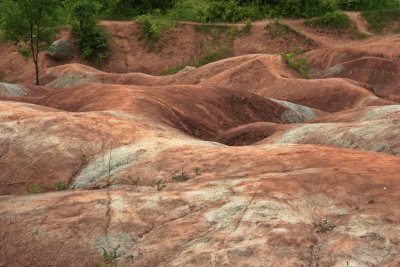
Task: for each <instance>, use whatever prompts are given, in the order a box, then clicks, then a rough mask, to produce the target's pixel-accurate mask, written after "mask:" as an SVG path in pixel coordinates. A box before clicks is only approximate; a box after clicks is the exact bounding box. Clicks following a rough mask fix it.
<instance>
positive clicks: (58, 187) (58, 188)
mask: <svg viewBox="0 0 400 267" xmlns="http://www.w3.org/2000/svg"><path fill="white" fill-rule="evenodd" d="M54 188H55V189H56V191H62V190H65V189H67V186H66V184H65V183H64V182H63V181H58V182H56V183H55V184H54Z"/></svg>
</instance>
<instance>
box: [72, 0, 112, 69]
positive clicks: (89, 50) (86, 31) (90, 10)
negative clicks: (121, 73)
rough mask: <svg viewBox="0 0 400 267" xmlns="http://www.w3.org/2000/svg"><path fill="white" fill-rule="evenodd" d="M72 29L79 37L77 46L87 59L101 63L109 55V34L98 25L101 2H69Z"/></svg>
mask: <svg viewBox="0 0 400 267" xmlns="http://www.w3.org/2000/svg"><path fill="white" fill-rule="evenodd" d="M68 7H69V10H70V13H71V19H70V20H71V24H72V29H73V31H74V33H75V35H76V38H77V46H78V48H79V50H80V51H81V53H82V55H83V56H84V58H85V59H87V60H89V61H91V62H93V63H95V64H100V63H101V62H102V61H104V60H105V59H106V58H107V57H108V36H107V34H106V32H105V31H104V30H103V28H101V27H100V26H98V25H97V18H98V15H99V11H100V9H101V8H102V7H103V5H102V4H101V2H99V1H92V0H83V1H78V0H71V1H70V2H69V3H68Z"/></svg>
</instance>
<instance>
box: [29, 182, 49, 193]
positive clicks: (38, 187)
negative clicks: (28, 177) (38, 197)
mask: <svg viewBox="0 0 400 267" xmlns="http://www.w3.org/2000/svg"><path fill="white" fill-rule="evenodd" d="M44 191H45V190H44V188H43V186H41V185H39V184H34V185H32V186H31V187H30V188H29V189H28V192H29V193H31V194H40V193H44Z"/></svg>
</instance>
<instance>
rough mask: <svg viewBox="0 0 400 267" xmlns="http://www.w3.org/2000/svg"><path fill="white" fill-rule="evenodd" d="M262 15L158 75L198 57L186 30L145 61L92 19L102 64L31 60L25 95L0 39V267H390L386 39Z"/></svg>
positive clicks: (399, 86) (390, 42)
mask: <svg viewBox="0 0 400 267" xmlns="http://www.w3.org/2000/svg"><path fill="white" fill-rule="evenodd" d="M352 15H354V16H352V19H353V22H354V24H355V25H356V26H357V27H358V29H359V31H360V32H363V33H364V34H369V33H368V32H367V28H365V26H364V23H363V21H360V19H359V17H358V16H357V14H352ZM269 23H274V22H273V21H260V22H255V23H254V24H253V27H252V30H251V33H250V34H249V35H247V36H239V37H238V38H236V40H234V44H233V45H234V53H235V57H231V58H227V59H224V60H221V61H217V62H214V63H211V64H208V65H205V66H203V67H200V68H197V69H196V68H189V69H185V71H183V72H180V73H177V74H174V75H169V76H162V75H159V74H161V72H162V71H163V70H164V69H166V68H167V67H174V66H177V65H180V64H183V63H185V62H189V61H191V60H193V59H195V58H198V57H199V56H201V53H202V47H201V46H200V45H199V43H201V42H200V41H201V39H202V38H203V39H204V38H207V37H205V36H203V35H201V34H199V33H198V32H196V30H195V26H196V25H192V24H190V23H184V24H182V25H180V26H179V27H177V28H176V29H174V30H172V31H171V32H170V33H169V34H168V35H166V36H163V37H162V39H161V43H162V44H163V46H162V47H160V48H159V49H160V51H159V52H157V53H155V52H148V51H147V50H146V48H145V47H143V45H141V43H140V41H139V40H138V31H139V30H138V29H137V27H136V26H135V24H134V22H113V21H105V22H103V25H104V27H105V28H106V29H107V30H108V31H109V32H110V34H111V36H112V37H113V46H112V56H111V58H110V60H109V61H108V62H107V63H106V64H104V65H102V66H100V67H97V68H94V67H93V66H88V65H86V63H85V62H84V61H83V60H82V59H81V58H80V57H79V56H75V58H74V59H72V60H70V61H67V62H56V61H52V60H51V59H49V58H47V57H46V56H45V55H44V54H43V55H42V56H41V59H42V61H41V62H42V63H41V64H42V66H41V67H42V68H43V72H42V75H41V83H42V85H41V86H33V85H31V84H32V81H33V78H34V73H33V67H32V65H31V64H30V63H29V62H28V63H27V62H25V61H24V60H23V59H22V58H20V57H19V56H18V55H17V54H16V53H15V52H12V51H13V50H12V49H13V48H12V47H11V46H10V45H9V44H7V43H1V44H0V70H1V72H0V74H1V75H0V79H1V80H2V81H3V83H0V170H1V172H0V195H1V196H0V229H1V230H0V240H1V243H0V266H98V264H99V263H101V262H102V261H103V249H104V250H106V251H107V252H110V251H113V250H114V249H115V250H116V251H117V254H118V257H117V258H118V266H313V267H314V266H338V267H339V266H340V267H342V266H343V267H345V266H353V267H355V266H391V267H394V266H400V256H399V255H400V206H399V203H400V104H399V102H398V101H399V100H400V36H399V35H380V36H374V35H371V36H369V37H368V38H367V39H364V40H354V39H352V38H348V37H347V36H336V35H332V34H325V33H321V32H317V31H313V30H311V29H309V28H306V27H304V25H302V22H301V21H298V20H285V21H284V23H286V24H287V25H288V26H289V27H290V29H292V30H293V32H295V33H293V34H292V35H291V36H289V37H288V38H287V37H285V36H276V37H274V38H271V37H270V36H267V35H265V33H264V32H265V30H264V28H265V26H266V25H267V24H269ZM224 26H226V27H236V26H237V25H224ZM239 26H240V25H239ZM62 35H63V37H64V38H72V37H71V36H69V35H70V34H69V33H68V30H66V31H65V32H63V33H62ZM294 46H296V47H299V48H301V49H303V50H305V51H307V52H306V53H305V56H306V57H307V58H308V60H309V62H310V67H311V69H310V77H309V78H307V79H306V78H304V77H303V76H302V75H300V74H299V73H298V72H296V71H295V70H293V69H292V68H290V67H289V66H288V64H287V62H286V61H285V60H284V59H283V58H282V56H280V55H279V52H282V50H285V49H286V50H287V49H288V48H290V47H294ZM55 184H58V185H65V187H66V190H62V191H57V190H56V188H55ZM34 188H36V189H37V188H40V190H39V191H44V192H43V193H37V194H33V191H35V190H33V189H34ZM58 189H60V188H58ZM36 191H37V190H36Z"/></svg>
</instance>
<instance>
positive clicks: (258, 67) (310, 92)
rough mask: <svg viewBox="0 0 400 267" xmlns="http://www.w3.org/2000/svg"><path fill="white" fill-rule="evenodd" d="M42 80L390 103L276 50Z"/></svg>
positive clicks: (320, 105)
mask: <svg viewBox="0 0 400 267" xmlns="http://www.w3.org/2000/svg"><path fill="white" fill-rule="evenodd" d="M42 81H43V82H44V83H45V84H47V86H49V87H57V88H68V87H73V86H76V85H80V84H88V83H106V84H130V85H131V84H134V85H146V86H150V85H152V86H154V85H169V84H181V85H195V84H200V85H204V86H218V87H222V88H229V89H234V90H240V91H248V92H251V93H255V94H258V95H260V96H263V97H268V98H275V99H279V100H284V101H289V102H293V103H297V104H301V105H304V106H308V107H312V108H316V109H320V110H323V111H328V112H334V111H340V110H344V109H349V108H354V107H364V106H369V105H383V104H388V103H391V102H389V101H385V100H382V99H379V98H377V97H376V96H375V95H374V94H372V93H371V92H369V91H368V90H367V89H365V88H362V87H361V84H358V83H356V82H352V81H349V80H344V79H337V78H336V79H324V80H307V79H302V78H301V77H299V74H297V73H296V72H295V71H293V70H291V69H289V68H288V66H287V64H286V63H285V62H284V61H283V59H282V58H281V57H280V56H271V55H250V56H242V57H235V58H230V59H227V60H222V61H219V62H216V63H212V64H209V65H206V66H204V67H201V68H198V69H196V70H193V71H191V72H188V73H179V74H176V75H172V76H165V77H153V76H149V75H145V74H140V73H132V74H121V75H119V74H108V73H105V72H100V71H97V70H95V69H92V68H89V67H85V66H82V65H77V64H74V65H64V66H59V67H55V68H52V69H49V70H48V71H47V72H46V75H45V76H43V77H42Z"/></svg>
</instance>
